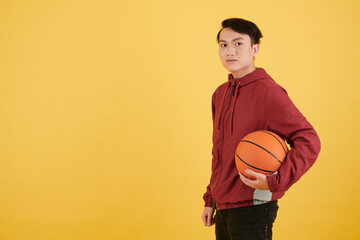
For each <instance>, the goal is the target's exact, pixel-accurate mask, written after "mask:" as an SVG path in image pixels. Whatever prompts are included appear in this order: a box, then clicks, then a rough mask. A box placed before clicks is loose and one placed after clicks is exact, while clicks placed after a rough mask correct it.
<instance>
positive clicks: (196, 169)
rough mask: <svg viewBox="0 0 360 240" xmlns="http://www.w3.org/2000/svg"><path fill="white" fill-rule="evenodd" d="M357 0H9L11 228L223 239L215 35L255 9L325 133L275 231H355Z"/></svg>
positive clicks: (3, 35) (0, 126)
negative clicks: (217, 192) (208, 219)
mask: <svg viewBox="0 0 360 240" xmlns="http://www.w3.org/2000/svg"><path fill="white" fill-rule="evenodd" d="M359 11H360V4H359V1H355V0H354V1H347V0H344V1H332V0H327V1H313V0H311V1H310V0H306V1H265V0H263V1H238V0H237V1H235V0H228V1H205V0H202V1H194V0H184V1H166V0H153V1H144V0H143V1H115V0H113V1H110V0H102V1H100V0H94V1H85V0H82V1H81V0H75V1H74V0H71V1H70V0H68V1H50V0H46V1H45V0H43V1H35V0H34V1H17V0H8V1H0V239H1V240H13V239H14V240H15V239H16V240H33V239H34V240H42V239H46V240H57V239H86V240H93V239H105V240H113V239H215V237H214V227H212V228H207V227H204V226H203V223H202V221H201V214H202V211H203V200H202V194H203V193H204V191H205V188H206V185H207V184H208V182H209V178H210V167H211V147H212V145H211V144H212V143H211V136H212V123H211V95H212V93H213V91H214V90H215V89H216V87H217V86H218V85H220V84H221V83H223V82H224V81H226V80H227V72H226V70H225V69H223V67H222V65H221V63H220V60H219V58H218V53H217V51H218V47H217V44H216V42H215V37H216V34H217V32H218V31H219V29H220V23H221V21H222V20H223V19H225V18H228V17H242V18H245V19H249V20H251V21H254V22H255V23H256V24H257V25H258V26H259V28H260V29H261V31H262V33H263V35H264V38H263V39H262V43H261V45H260V52H259V55H258V57H257V59H256V66H257V67H263V68H265V69H266V71H267V72H268V73H269V74H270V75H271V76H272V77H273V78H274V79H275V80H276V81H277V82H278V83H279V84H281V85H282V86H283V87H285V88H286V89H287V91H288V93H289V96H290V97H291V99H292V100H293V102H294V103H295V104H296V105H297V107H298V108H299V109H300V110H301V111H302V113H303V114H304V115H305V116H306V117H307V119H308V120H309V121H310V122H311V123H312V124H313V126H314V127H315V129H316V130H317V132H318V134H319V136H320V138H321V141H322V151H321V154H320V157H319V159H318V161H317V162H316V164H315V165H314V167H313V168H312V169H311V170H310V171H309V172H308V173H307V174H306V175H305V176H304V177H303V178H302V179H301V180H300V181H299V182H298V183H296V184H295V185H294V186H293V187H292V188H291V189H290V190H289V191H288V192H287V194H286V195H285V197H283V198H282V199H281V200H280V202H279V204H280V210H279V213H278V218H277V221H276V223H275V226H274V239H277V240H285V239H286V240H287V239H292V240H297V239H299V240H300V239H301V240H303V239H327V240H328V239H359V238H360V228H359V227H358V226H359V223H360V221H359V215H360V207H359V197H360V185H359V174H358V172H359V169H360V161H359V160H360V159H359V155H358V152H357V150H358V149H359V146H358V144H359V139H358V136H359V135H360V129H359V123H360V111H359V103H360V97H359V87H360V83H359V80H360V68H359V60H358V58H359V53H360V51H359V42H360V32H359V23H360V17H359Z"/></svg>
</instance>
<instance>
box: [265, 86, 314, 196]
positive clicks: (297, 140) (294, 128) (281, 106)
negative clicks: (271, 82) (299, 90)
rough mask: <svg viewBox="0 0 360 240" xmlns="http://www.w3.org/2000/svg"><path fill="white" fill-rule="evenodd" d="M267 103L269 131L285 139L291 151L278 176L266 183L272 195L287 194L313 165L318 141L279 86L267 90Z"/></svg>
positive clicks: (307, 123)
mask: <svg viewBox="0 0 360 240" xmlns="http://www.w3.org/2000/svg"><path fill="white" fill-rule="evenodd" d="M266 101H267V102H266V106H265V107H266V110H265V111H266V112H267V115H266V116H267V126H268V129H269V130H270V131H273V132H275V133H277V134H278V135H279V136H281V137H284V138H285V139H286V141H287V143H288V144H289V145H290V147H291V149H290V151H289V152H288V154H287V156H286V159H285V161H284V163H283V164H282V166H281V167H280V169H279V170H278V172H277V174H274V175H270V176H267V180H268V184H269V188H270V191H271V192H280V191H286V190H288V189H289V188H290V187H291V186H292V185H293V184H294V183H295V182H297V181H298V180H299V179H300V177H301V176H302V175H304V174H305V172H306V171H307V170H308V169H309V168H310V167H311V166H312V165H313V164H314V162H315V160H316V158H317V157H318V155H319V152H320V139H319V137H318V135H317V133H316V132H315V130H314V128H313V127H312V125H311V124H310V123H309V122H308V121H307V120H306V118H305V117H304V116H303V115H302V114H301V112H300V111H299V110H298V109H297V108H296V107H295V105H294V104H293V103H292V101H291V100H290V98H289V97H288V95H287V93H286V91H285V90H284V89H283V88H281V87H280V86H279V85H277V86H276V87H274V88H272V89H270V91H269V92H268V95H267V100H266Z"/></svg>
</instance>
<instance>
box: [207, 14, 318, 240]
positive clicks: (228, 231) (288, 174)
mask: <svg viewBox="0 0 360 240" xmlns="http://www.w3.org/2000/svg"><path fill="white" fill-rule="evenodd" d="M261 37H262V34H261V32H260V30H259V28H258V27H257V26H256V25H255V24H254V23H252V22H249V21H246V20H244V19H239V18H230V19H226V20H224V21H223V22H222V29H221V30H220V31H219V33H218V35H217V42H218V43H219V55H220V59H221V62H222V64H223V65H224V67H225V68H226V69H227V70H228V71H229V72H230V73H229V75H228V81H227V82H225V83H223V84H222V85H220V86H219V87H218V88H217V89H216V91H215V92H214V94H213V96H212V118H213V149H212V154H213V159H212V174H211V178H210V184H209V185H208V187H207V191H206V193H205V194H204V201H205V209H204V212H203V215H202V219H203V222H204V224H205V225H206V226H211V225H213V224H214V223H215V234H216V239H217V240H223V239H229V240H230V239H231V240H238V239H244V240H249V239H272V226H273V222H274V221H275V218H276V214H277V210H278V205H277V200H278V199H279V198H281V197H282V196H283V195H284V194H285V191H286V190H288V189H289V188H290V187H291V185H293V184H294V183H295V182H296V181H298V180H299V179H300V177H301V176H302V175H303V174H304V173H305V172H306V171H307V170H308V169H309V168H310V167H311V166H312V165H313V163H314V162H315V160H316V158H317V156H318V154H319V152H320V140H319V137H318V135H317V133H316V132H315V130H314V128H313V127H312V126H311V124H310V123H309V122H308V121H307V120H306V118H305V117H304V116H303V115H302V114H301V113H300V111H299V110H298V109H297V108H296V107H295V106H294V104H293V103H292V102H291V100H290V98H289V97H288V95H287V93H286V91H285V90H284V89H283V88H282V87H281V86H279V85H278V84H276V83H275V81H274V80H273V79H272V78H271V77H270V76H269V75H268V74H267V73H266V71H265V70H264V69H262V68H255V66H254V58H255V57H256V55H257V54H258V52H259V43H260V38H261ZM257 130H268V131H272V132H275V133H276V134H278V135H279V136H281V137H283V138H284V139H286V141H287V143H288V144H290V147H291V149H290V151H289V153H288V154H287V156H286V159H285V161H284V163H283V165H282V166H281V167H280V169H279V170H278V171H277V172H276V173H275V174H273V175H269V176H266V175H263V174H260V173H256V172H253V171H250V170H247V171H248V174H249V175H251V176H252V177H254V179H255V180H252V179H249V178H246V177H245V176H243V175H241V174H239V173H238V171H237V169H236V166H235V160H234V155H235V150H236V147H237V145H238V143H239V142H240V140H241V139H242V138H243V137H244V136H245V135H247V134H249V133H251V132H254V131H257ZM239 175H240V176H239ZM215 209H216V216H215V217H214V211H215Z"/></svg>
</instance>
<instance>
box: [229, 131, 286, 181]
mask: <svg viewBox="0 0 360 240" xmlns="http://www.w3.org/2000/svg"><path fill="white" fill-rule="evenodd" d="M288 151H289V149H288V147H287V145H286V144H285V142H284V140H283V139H282V138H281V137H279V136H278V135H276V134H275V133H273V132H270V131H256V132H252V133H250V134H248V135H246V136H245V137H244V138H243V139H242V140H241V141H240V143H239V145H238V147H237V149H236V153H235V164H236V168H237V169H238V171H239V172H241V173H242V174H243V175H245V176H246V177H248V178H251V177H250V176H249V175H248V174H246V173H245V170H246V169H251V170H253V171H255V172H259V173H262V174H265V175H270V174H272V173H274V172H276V171H277V170H278V169H279V167H280V166H281V164H282V163H283V162H284V160H285V157H286V154H287V153H288Z"/></svg>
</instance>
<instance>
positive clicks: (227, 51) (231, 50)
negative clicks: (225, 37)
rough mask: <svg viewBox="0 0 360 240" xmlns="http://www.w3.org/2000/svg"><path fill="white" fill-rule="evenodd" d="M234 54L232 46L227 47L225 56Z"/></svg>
mask: <svg viewBox="0 0 360 240" xmlns="http://www.w3.org/2000/svg"><path fill="white" fill-rule="evenodd" d="M234 54H235V48H234V47H232V46H228V48H227V50H226V55H227V56H232V55H234Z"/></svg>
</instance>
